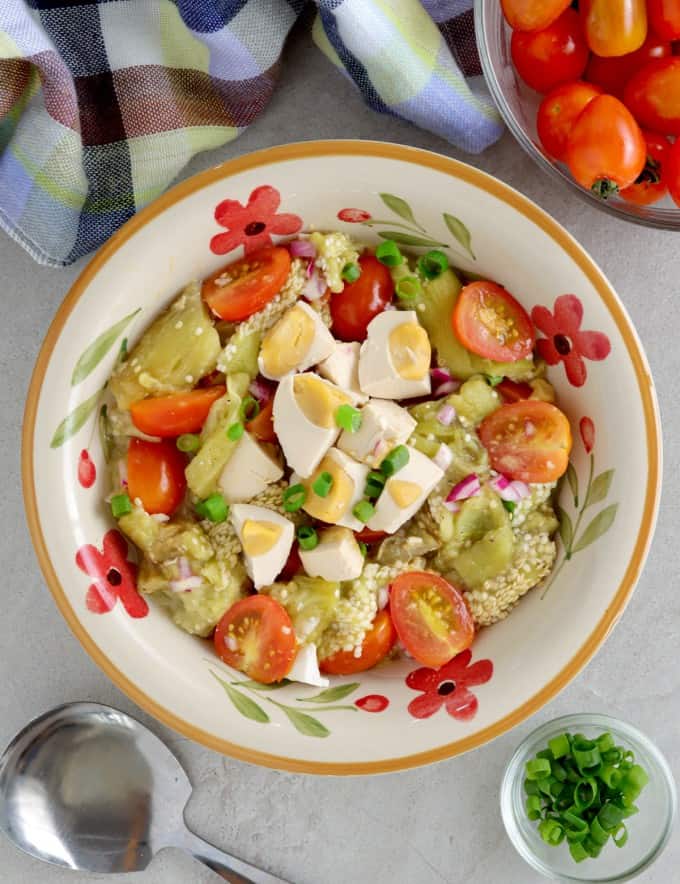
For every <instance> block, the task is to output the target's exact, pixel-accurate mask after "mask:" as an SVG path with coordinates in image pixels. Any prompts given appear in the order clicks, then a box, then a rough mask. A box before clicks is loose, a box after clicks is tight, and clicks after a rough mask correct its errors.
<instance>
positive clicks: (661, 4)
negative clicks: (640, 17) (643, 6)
mask: <svg viewBox="0 0 680 884" xmlns="http://www.w3.org/2000/svg"><path fill="white" fill-rule="evenodd" d="M647 14H648V15H649V24H650V26H651V27H652V28H653V29H654V30H655V31H656V33H657V34H658V35H659V36H660V37H661V38H662V39H663V40H680V3H678V0H647Z"/></svg>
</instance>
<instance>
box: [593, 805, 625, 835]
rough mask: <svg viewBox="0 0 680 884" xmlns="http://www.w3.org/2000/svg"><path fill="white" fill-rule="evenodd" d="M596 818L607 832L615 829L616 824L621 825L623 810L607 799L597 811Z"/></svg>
mask: <svg viewBox="0 0 680 884" xmlns="http://www.w3.org/2000/svg"><path fill="white" fill-rule="evenodd" d="M597 819H598V821H599V823H600V825H601V826H602V828H603V829H604V830H605V831H607V832H609V831H610V830H611V829H615V828H616V827H617V826H620V825H621V822H622V820H623V811H622V810H621V808H620V807H617V806H616V805H615V804H613V803H612V802H611V801H607V802H606V804H603V805H602V807H601V808H600V810H599V811H598V814H597Z"/></svg>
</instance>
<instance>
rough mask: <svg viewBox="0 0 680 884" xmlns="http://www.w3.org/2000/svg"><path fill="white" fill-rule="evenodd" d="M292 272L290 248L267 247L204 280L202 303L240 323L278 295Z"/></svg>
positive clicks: (221, 315)
mask: <svg viewBox="0 0 680 884" xmlns="http://www.w3.org/2000/svg"><path fill="white" fill-rule="evenodd" d="M289 270H290V254H289V252H288V249H284V248H282V247H281V246H266V247H265V248H264V249H260V250H259V251H258V252H255V253H254V254H253V255H250V256H249V257H248V258H241V260H240V261H234V263H233V264H228V265H227V266H226V267H222V269H221V270H218V271H216V272H215V273H213V275H212V276H209V277H208V279H206V280H204V281H203V287H202V293H203V300H204V301H205V302H206V304H207V305H208V307H210V309H211V310H212V312H213V313H214V314H215V315H216V316H219V318H220V319H225V320H228V321H229V322H240V321H241V320H242V319H247V318H248V317H249V316H252V315H253V313H257V312H258V310H262V308H263V307H266V305H267V304H268V303H269V302H270V301H271V300H272V298H274V297H275V296H276V295H278V293H279V292H280V291H281V287H282V286H283V284H284V282H285V281H286V278H287V276H288V271H289Z"/></svg>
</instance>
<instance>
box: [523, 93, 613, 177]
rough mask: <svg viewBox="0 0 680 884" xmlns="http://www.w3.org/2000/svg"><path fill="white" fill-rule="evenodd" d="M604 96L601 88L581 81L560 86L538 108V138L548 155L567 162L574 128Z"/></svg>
mask: <svg viewBox="0 0 680 884" xmlns="http://www.w3.org/2000/svg"><path fill="white" fill-rule="evenodd" d="M601 94H602V90H601V89H600V87H599V86H591V84H590V83H583V82H582V81H581V80H577V81H576V82H575V83H565V84H564V85H563V86H558V87H557V89H553V91H552V92H551V93H550V94H549V95H546V97H545V98H544V99H543V101H542V102H541V104H540V107H539V108H538V117H537V119H536V128H537V130H538V137H539V138H540V140H541V144H542V145H543V147H544V149H545V151H546V153H548V154H549V155H550V156H551V157H553V158H554V159H556V160H560V161H561V162H563V161H564V158H565V157H566V154H567V139H568V138H569V133H570V132H571V129H572V126H573V125H574V123H575V122H576V120H577V119H578V117H580V116H581V113H582V111H583V110H584V108H585V107H587V105H588V104H590V102H591V101H592V100H593V99H594V98H597V96H598V95H601Z"/></svg>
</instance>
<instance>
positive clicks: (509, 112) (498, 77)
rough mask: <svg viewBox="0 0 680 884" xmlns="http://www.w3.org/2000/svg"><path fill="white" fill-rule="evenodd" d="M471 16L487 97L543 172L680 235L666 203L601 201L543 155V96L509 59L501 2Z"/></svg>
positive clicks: (614, 210) (481, 3)
mask: <svg viewBox="0 0 680 884" xmlns="http://www.w3.org/2000/svg"><path fill="white" fill-rule="evenodd" d="M474 10H475V35H476V38H477V46H478V47H479V55H480V59H481V62H482V70H483V71H484V77H485V78H486V82H487V85H488V87H489V90H490V91H491V95H492V96H493V99H494V101H495V102H496V105H497V107H498V109H499V111H500V112H501V115H502V117H503V119H504V120H505V123H506V125H507V126H508V128H509V129H510V131H511V132H512V134H513V135H514V136H515V138H516V139H517V141H519V143H520V145H521V146H522V147H523V148H524V150H525V151H526V152H527V153H528V154H529V156H530V157H531V158H532V159H533V160H534V161H535V162H536V163H537V164H538V165H539V166H540V167H541V169H543V170H544V171H545V172H547V173H548V175H550V176H551V177H552V178H554V179H556V180H558V181H562V182H564V183H566V184H567V186H568V187H570V188H571V189H572V190H574V191H576V193H578V194H579V196H580V197H581V199H584V200H585V201H586V202H587V203H589V204H590V205H592V206H595V207H596V208H598V209H600V210H601V211H603V212H607V213H608V214H610V215H616V216H617V217H618V218H623V219H624V220H626V221H633V222H634V223H636V224H644V225H646V226H648V227H661V228H663V229H665V230H680V207H678V206H676V205H675V203H674V202H673V201H672V200H671V198H670V197H665V199H663V200H661V201H660V202H658V203H655V204H654V205H652V206H635V205H633V204H632V203H627V202H626V201H625V200H624V199H621V197H618V196H613V197H610V198H609V199H608V200H606V201H605V200H603V199H601V198H599V197H596V196H595V195H594V194H593V193H591V192H590V191H589V190H586V189H585V188H583V187H581V186H580V185H579V184H577V183H576V182H575V181H574V180H573V179H572V177H571V175H570V174H569V171H568V170H567V168H566V166H564V165H563V164H561V163H557V162H554V161H553V160H552V159H550V157H548V156H547V155H546V154H545V152H544V151H543V148H542V147H541V143H540V141H539V139H538V135H537V134H536V112H537V110H538V106H539V104H540V102H541V97H542V96H540V95H539V94H538V93H537V92H534V91H533V89H529V87H528V86H526V85H525V84H524V83H523V82H522V80H521V79H520V77H519V76H518V75H517V74H516V73H515V69H514V67H513V65H512V60H511V57H510V37H511V35H512V30H511V29H510V27H509V26H508V25H507V23H506V21H505V19H504V17H503V12H502V9H501V4H500V0H474Z"/></svg>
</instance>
